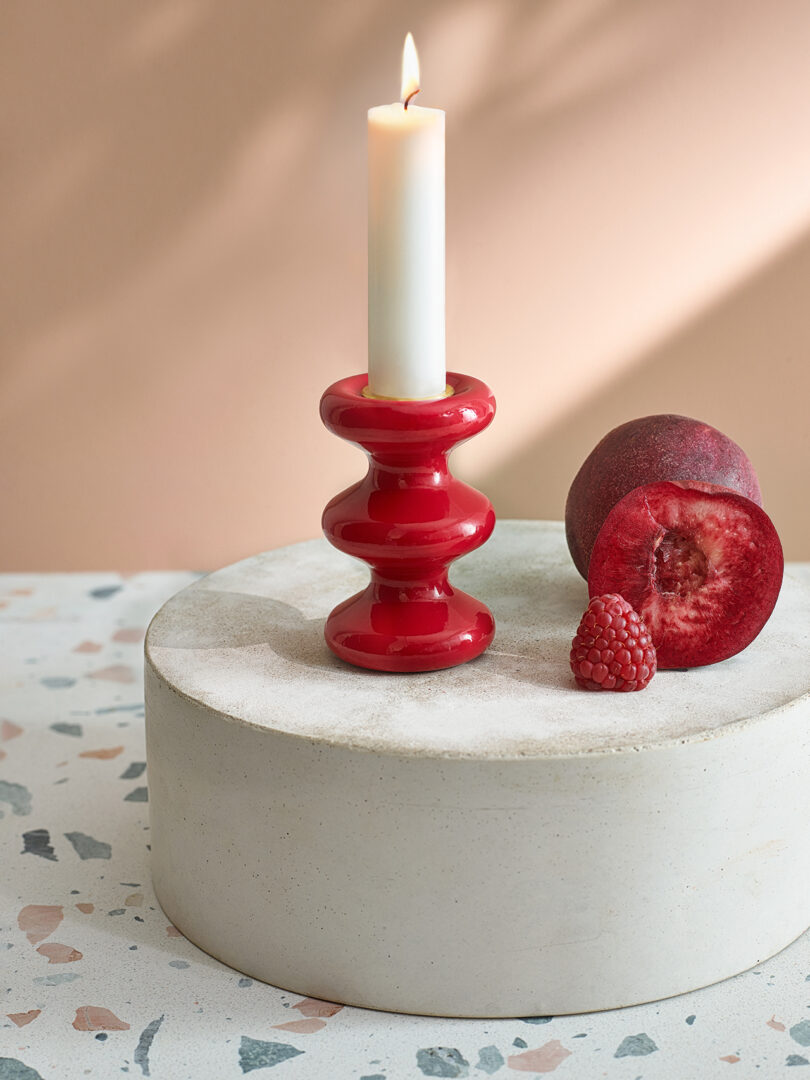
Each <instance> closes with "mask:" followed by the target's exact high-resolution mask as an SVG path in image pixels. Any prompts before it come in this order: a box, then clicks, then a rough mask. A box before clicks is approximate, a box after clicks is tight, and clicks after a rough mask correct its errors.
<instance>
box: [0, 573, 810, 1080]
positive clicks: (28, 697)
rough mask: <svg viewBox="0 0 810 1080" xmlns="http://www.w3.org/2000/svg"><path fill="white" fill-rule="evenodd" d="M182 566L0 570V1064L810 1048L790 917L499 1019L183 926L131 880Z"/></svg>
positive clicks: (409, 1071)
mask: <svg viewBox="0 0 810 1080" xmlns="http://www.w3.org/2000/svg"><path fill="white" fill-rule="evenodd" d="M790 571H791V573H793V574H797V575H801V576H802V577H803V578H804V579H805V580H808V579H810V566H796V565H793V566H792V567H791V568H790ZM198 576H199V575H195V574H191V573H145V574H137V575H134V576H130V577H122V576H120V575H116V574H110V573H105V574H57V575H45V574H37V575H2V576H0V624H2V627H3V631H4V633H3V638H2V654H0V812H2V814H3V815H4V816H3V818H2V820H1V821H0V852H1V855H2V864H0V865H2V867H3V873H2V876H1V877H0V895H1V896H2V909H1V910H0V958H2V966H0V973H2V976H3V977H2V978H0V990H1V992H2V994H3V998H4V1007H3V1009H2V1019H0V1080H36V1078H37V1077H41V1078H42V1080H73V1078H74V1077H76V1078H78V1077H85V1076H96V1077H102V1078H105V1077H113V1076H118V1075H120V1074H122V1073H124V1074H127V1073H128V1074H132V1075H134V1076H136V1077H137V1076H152V1077H156V1078H158V1080H183V1078H186V1077H188V1078H189V1080H190V1078H194V1080H204V1078H207V1077H211V1078H217V1080H219V1078H222V1080H227V1078H229V1077H240V1076H243V1075H244V1074H246V1073H248V1072H252V1071H254V1070H256V1071H258V1070H262V1069H272V1070H273V1072H272V1075H273V1076H274V1077H275V1076H278V1077H289V1078H291V1080H295V1078H313V1080H321V1078H323V1080H344V1078H346V1080H349V1078H351V1080H362V1078H365V1080H383V1078H385V1080H400V1078H402V1080H406V1078H411V1077H412V1078H414V1080H421V1078H422V1077H424V1076H438V1077H464V1076H469V1077H481V1078H483V1077H487V1076H497V1077H499V1078H500V1077H508V1076H514V1077H518V1076H524V1075H525V1076H538V1075H545V1074H548V1073H555V1074H556V1075H559V1076H560V1077H571V1078H582V1080H585V1078H591V1077H607V1078H613V1077H616V1078H627V1080H637V1078H644V1080H656V1078H661V1080H687V1078H688V1080H696V1078H702V1077H714V1076H724V1075H726V1072H727V1070H729V1069H730V1070H732V1071H731V1075H732V1076H738V1077H746V1078H748V1077H754V1076H765V1077H772V1076H779V1075H783V1073H784V1070H785V1069H786V1068H793V1067H799V1068H801V1067H803V1066H808V1065H810V934H805V935H804V936H803V937H801V938H800V939H799V940H798V941H796V942H795V943H794V944H793V945H792V946H790V947H789V948H787V949H786V950H784V951H783V952H782V953H780V954H779V955H777V956H775V957H774V958H773V959H771V960H769V961H767V962H766V963H764V964H762V965H760V966H759V967H757V968H755V969H753V970H751V971H748V972H746V973H744V974H742V975H739V976H737V977H736V978H734V979H730V980H727V981H726V982H723V983H719V984H717V985H715V986H712V987H709V988H707V989H704V990H699V991H695V992H694V993H691V994H686V995H682V996H680V997H676V998H671V999H668V1000H665V1001H659V1002H655V1003H653V1004H650V1005H642V1006H636V1007H633V1008H628V1009H621V1010H615V1011H612V1012H604V1013H594V1014H579V1015H572V1016H564V1017H546V1016H543V1017H528V1018H524V1019H515V1020H443V1019H435V1018H429V1017H418V1016H404V1015H395V1014H386V1013H377V1012H373V1011H370V1010H363V1009H356V1008H349V1007H340V1006H338V1005H335V1004H330V1003H328V1002H320V1001H314V1000H310V999H302V998H301V997H299V996H296V995H294V994H290V993H285V992H284V991H281V990H277V989H275V988H273V987H271V986H267V985H265V984H262V983H259V982H257V981H255V980H251V979H249V978H246V977H243V976H241V975H240V974H239V973H238V972H235V971H233V970H232V969H230V968H228V967H226V966H224V965H223V964H220V963H218V962H217V961H216V960H213V959H212V958H211V957H209V956H208V955H206V954H205V953H203V952H201V951H200V950H198V949H197V948H195V947H194V946H193V945H192V944H191V943H190V942H188V941H186V940H185V939H184V938H183V937H182V935H181V934H180V933H179V931H177V930H176V929H175V928H174V927H173V926H171V925H170V924H169V923H168V920H167V919H166V917H165V916H164V915H163V913H162V912H161V910H160V908H159V906H158V904H157V902H156V900H155V897H154V893H153V891H152V888H151V884H150V874H149V829H148V813H147V811H148V806H147V800H148V786H147V785H148V780H147V776H146V772H145V755H144V733H143V698H142V679H141V670H142V641H143V635H144V631H145V628H146V625H147V623H148V622H149V619H150V618H151V616H152V615H153V614H154V612H155V611H156V610H157V608H158V607H159V606H160V605H161V604H162V603H163V602H164V601H165V600H166V599H167V598H168V597H169V596H171V595H172V594H174V593H175V592H176V591H177V590H178V589H180V588H182V587H183V586H185V585H187V584H189V583H190V582H192V581H194V580H195V579H196V577H198ZM572 633H573V628H572ZM234 917H236V915H235V916H234ZM790 1075H792V1073H788V1076H790ZM799 1075H801V1073H800V1074H799ZM808 1075H810V1072H809V1073H808Z"/></svg>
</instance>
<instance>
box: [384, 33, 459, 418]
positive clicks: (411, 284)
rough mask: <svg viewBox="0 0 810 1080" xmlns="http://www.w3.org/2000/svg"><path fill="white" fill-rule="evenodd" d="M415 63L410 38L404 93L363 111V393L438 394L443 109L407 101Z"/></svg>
mask: <svg viewBox="0 0 810 1080" xmlns="http://www.w3.org/2000/svg"><path fill="white" fill-rule="evenodd" d="M418 92H419V61H418V59H417V56H416V48H415V46H414V43H413V38H412V37H411V35H410V34H408V36H407V37H406V39H405V48H404V50H403V53H402V96H401V100H400V101H399V102H396V103H395V104H393V105H379V106H377V107H376V108H374V109H369V112H368V392H369V393H370V394H371V395H372V396H375V397H387V398H400V399H402V398H413V399H427V398H436V397H441V396H442V395H443V394H444V392H445V357H444V112H443V111H442V110H441V109H425V108H420V107H419V106H418V105H414V104H413V103H412V99H413V97H414V95H415V94H417V93H418Z"/></svg>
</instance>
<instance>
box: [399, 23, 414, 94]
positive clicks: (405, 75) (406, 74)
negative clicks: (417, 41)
mask: <svg viewBox="0 0 810 1080" xmlns="http://www.w3.org/2000/svg"><path fill="white" fill-rule="evenodd" d="M418 93H419V57H418V56H417V55H416V46H415V45H414V43H413V34H411V33H409V34H408V35H407V36H406V38H405V45H404V47H403V49H402V94H401V95H400V99H399V100H400V101H401V102H402V104H403V105H404V106H405V108H406V109H407V108H408V104H409V103H410V100H411V98H412V97H413V96H414V95H415V94H418Z"/></svg>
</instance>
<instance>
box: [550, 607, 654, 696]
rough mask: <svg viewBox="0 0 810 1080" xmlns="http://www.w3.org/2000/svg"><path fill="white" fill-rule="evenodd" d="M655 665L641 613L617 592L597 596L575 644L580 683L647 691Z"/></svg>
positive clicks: (573, 651) (587, 686) (574, 663)
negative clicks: (645, 689) (645, 688)
mask: <svg viewBox="0 0 810 1080" xmlns="http://www.w3.org/2000/svg"><path fill="white" fill-rule="evenodd" d="M655 668H656V660H655V646H654V645H653V643H652V639H651V637H650V634H649V631H648V630H647V627H646V626H645V625H644V623H643V621H642V620H641V619H640V618H639V616H638V614H637V612H635V611H633V609H632V607H631V606H630V605H629V604H628V603H627V601H626V600H625V599H624V597H622V596H619V595H618V594H617V593H606V594H605V595H604V596H595V597H594V598H593V600H591V602H590V604H588V609H587V611H586V612H585V614H584V615H583V616H582V622H581V623H580V624H579V629H578V630H577V635H576V637H575V638H574V640H573V642H572V643H571V670H572V671H573V673H574V678H575V679H576V680H577V682H578V683H579V685H580V686H584V687H585V689H586V690H621V691H627V690H643V689H644V687H645V686H646V685H647V683H648V682H649V681H650V679H651V678H652V677H653V675H654V674H655Z"/></svg>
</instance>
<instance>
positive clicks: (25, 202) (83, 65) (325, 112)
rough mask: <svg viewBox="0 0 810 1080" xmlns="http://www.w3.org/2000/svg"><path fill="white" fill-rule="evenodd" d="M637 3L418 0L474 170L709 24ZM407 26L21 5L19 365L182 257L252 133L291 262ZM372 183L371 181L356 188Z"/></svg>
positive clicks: (384, 3)
mask: <svg viewBox="0 0 810 1080" xmlns="http://www.w3.org/2000/svg"><path fill="white" fill-rule="evenodd" d="M632 7H633V10H632V11H631V10H629V9H628V5H626V4H623V3H621V2H620V0H581V2H579V3H576V4H571V3H570V0H565V2H563V0H550V2H547V3H544V4H542V5H538V4H537V3H536V2H535V0H505V2H500V3H477V4H476V3H471V2H470V0H440V2H436V0H412V2H411V3H409V5H408V10H407V21H408V25H409V26H412V27H413V28H416V29H419V28H422V31H423V32H422V37H421V41H422V45H421V47H422V49H423V57H424V59H423V69H425V70H428V71H430V80H429V88H428V91H429V95H430V97H431V99H432V100H433V101H440V102H441V103H442V105H443V107H447V108H449V109H452V108H454V107H455V110H456V111H455V113H454V116H453V121H454V127H455V131H456V133H458V132H459V131H460V130H461V129H462V126H463V124H464V118H465V116H466V117H468V118H474V120H473V126H474V128H475V130H476V131H477V132H478V135H477V140H476V142H477V150H476V151H475V153H476V156H475V157H474V158H472V159H471V160H470V162H469V165H470V167H472V168H474V169H476V170H477V172H478V174H479V178H480V174H481V173H484V174H486V173H487V172H494V173H495V174H496V175H497V173H498V172H499V170H500V169H502V167H503V162H501V161H500V160H499V156H500V150H502V151H503V152H504V153H507V155H508V156H511V157H515V153H516V150H517V151H518V158H519V152H520V147H521V143H520V135H521V129H522V130H523V131H524V132H526V133H529V132H530V131H531V132H532V133H533V134H535V135H536V134H537V131H538V126H542V125H543V124H544V123H546V122H551V121H552V120H553V123H554V124H560V123H564V122H565V118H566V114H567V113H568V111H569V110H571V109H574V108H576V107H577V106H581V105H583V104H586V103H587V101H588V99H589V98H591V97H592V96H594V95H599V94H601V93H604V92H605V90H606V89H607V88H609V87H610V86H611V85H615V84H616V83H618V82H629V81H632V79H633V78H634V77H636V76H637V75H638V72H639V70H640V69H644V68H647V67H650V66H653V65H655V64H656V62H657V61H658V59H659V57H660V53H661V50H665V51H667V52H669V51H672V49H674V48H676V47H678V45H679V43H680V42H681V41H682V39H683V35H684V33H685V32H686V30H687V28H688V27H689V26H690V25H691V26H692V29H695V28H696V25H695V24H696V23H697V22H698V21H699V20H698V16H697V11H696V10H695V9H694V8H691V7H688V8H687V7H684V8H683V9H681V10H680V11H679V10H678V8H677V6H675V5H669V7H667V8H662V9H660V10H659V11H658V12H657V13H656V12H654V11H652V10H651V9H648V10H647V11H646V12H645V11H644V10H643V9H641V8H639V7H638V6H637V5H633V6H632ZM402 25H403V12H402V9H401V5H399V4H394V3H392V2H390V0H343V2H342V3H324V2H323V0H296V3H294V4H293V3H268V2H267V0H241V2H240V4H239V5H238V7H234V6H232V5H228V4H217V3H210V2H203V0H173V2H169V3H167V2H166V0H149V2H145V3H140V4H137V5H126V4H120V3H119V4H110V3H108V2H107V0H86V2H85V3H83V4H82V5H81V7H80V8H78V9H76V8H72V9H68V8H66V7H59V6H56V7H53V6H49V7H48V8H47V10H46V9H45V8H42V9H40V10H39V11H37V9H36V8H32V7H30V6H21V7H19V8H18V9H16V16H15V14H14V13H12V15H11V16H9V17H7V19H6V27H5V31H6V34H7V40H8V41H9V43H10V44H11V47H10V48H9V49H8V52H7V59H6V63H5V71H4V76H3V78H4V82H5V83H6V85H7V86H8V87H10V88H11V89H16V90H17V91H19V88H20V87H22V86H24V87H25V91H26V93H25V95H24V97H23V106H22V112H21V114H20V119H19V123H18V124H17V130H16V131H15V132H14V139H13V155H12V156H11V163H12V166H13V171H14V174H16V175H12V185H13V194H14V197H13V198H12V199H10V200H6V202H5V204H4V205H5V207H6V213H5V215H4V217H5V221H4V223H3V224H4V235H5V237H6V239H5V242H4V251H5V259H6V261H7V265H8V266H13V268H14V294H15V301H16V302H15V303H14V304H13V305H12V307H11V310H10V311H9V313H8V318H7V319H6V320H5V322H4V330H3V333H4V336H5V340H6V344H7V346H9V347H10V348H7V349H6V350H5V355H6V356H7V357H8V356H9V355H11V354H12V353H13V351H14V348H15V347H19V346H20V345H24V343H25V342H26V340H27V339H28V338H29V337H30V336H37V335H39V334H41V333H42V332H43V330H44V329H47V327H48V326H49V325H50V324H51V323H52V322H59V321H60V320H62V319H64V318H65V317H66V316H67V315H68V314H69V312H70V310H71V308H73V307H78V308H81V307H84V306H85V305H87V304H92V305H100V304H103V303H104V300H105V297H109V296H110V295H113V294H114V293H115V292H116V291H117V290H118V289H119V288H120V287H121V286H122V284H125V283H126V281H127V279H129V278H131V277H133V276H137V274H138V273H139V272H140V270H141V268H142V266H144V265H146V266H147V267H148V265H149V264H150V263H151V262H152V261H153V260H155V259H160V257H161V256H162V255H165V254H166V252H167V251H169V252H170V251H171V248H172V245H173V244H174V243H176V242H180V241H182V240H183V238H184V235H185V234H186V231H187V230H188V229H189V227H190V225H191V224H192V223H193V221H194V220H195V218H196V216H197V214H198V213H199V211H200V210H201V209H203V210H204V209H205V207H206V205H207V204H208V203H209V202H210V201H212V200H214V199H215V198H216V196H217V193H218V192H219V191H220V189H221V188H222V187H223V186H227V184H228V182H229V180H230V179H231V178H232V175H233V172H234V169H238V167H239V161H240V158H241V157H242V155H243V154H245V153H246V152H247V151H248V150H249V149H250V147H252V146H254V145H255V142H256V140H257V139H259V140H261V141H262V142H263V143H264V144H265V145H266V147H267V153H268V154H270V155H272V157H273V162H272V166H273V168H272V173H273V176H272V180H273V183H272V188H270V189H268V188H267V187H264V188H263V189H262V190H261V191H259V192H254V196H256V197H258V198H260V199H261V208H262V211H261V212H262V213H263V214H264V215H265V216H266V218H267V220H268V222H271V223H272V229H270V230H269V231H268V234H267V235H268V239H271V240H273V241H274V242H275V243H276V245H277V248H276V253H277V255H278V256H281V255H283V254H284V253H285V251H286V248H287V244H288V243H289V244H290V245H294V238H295V236H296V234H297V235H298V236H299V237H300V235H301V232H300V230H301V225H302V222H301V221H300V219H299V220H292V221H291V220H290V216H289V213H288V211H289V207H290V205H293V206H295V205H296V199H295V193H296V190H297V189H298V188H299V186H300V185H301V183H302V182H303V183H308V182H309V180H310V178H311V177H312V176H314V175H318V174H321V175H322V174H323V170H324V166H325V164H326V163H328V162H332V164H333V165H334V166H335V167H336V168H339V167H340V164H342V159H343V156H344V153H345V150H343V148H342V147H341V140H343V139H345V140H346V142H345V143H344V147H345V145H346V144H352V143H354V144H356V147H355V149H356V153H354V155H353V157H354V158H355V159H356V160H357V161H358V162H360V163H362V161H363V159H362V155H363V154H364V152H365V147H364V144H363V138H362V134H360V136H359V137H358V133H359V132H361V131H362V129H361V127H360V125H359V124H358V123H357V117H358V116H360V117H362V115H363V112H364V110H365V108H367V107H368V106H369V105H370V104H373V103H375V102H377V101H379V100H381V87H382V88H385V87H389V88H390V96H391V98H392V99H393V98H394V97H395V96H396V92H397V90H396V88H397V87H398V70H397V68H396V64H397V63H398V57H399V53H400V50H401V44H402ZM417 36H419V35H417ZM15 57H16V58H17V63H18V65H19V68H18V69H17V68H15ZM428 61H430V62H428ZM32 68H33V70H34V77H33V78H32V77H31V70H32ZM482 73H485V74H484V75H483V77H482ZM338 90H339V95H338ZM382 97H383V98H384V97H385V94H383V95H382ZM6 100H10V95H8V94H7V95H6ZM487 132H489V134H487ZM493 137H494V138H497V139H500V140H501V142H502V146H501V148H500V150H499V147H498V146H497V144H496V145H494V146H493V143H492V138H493ZM516 139H517V140H518V141H516ZM473 149H474V148H473ZM524 150H525V148H524ZM342 151H343V152H342ZM465 167H466V166H465ZM325 179H326V186H328V177H326V178H325ZM15 180H16V184H15ZM364 180H365V177H364V172H363V171H361V170H357V171H356V185H355V186H357V187H362V186H363V185H364ZM240 194H241V195H242V196H244V195H246V194H248V192H247V191H246V190H243V191H242V192H241V193H240V192H239V191H236V192H235V193H234V195H235V196H236V197H238V196H239V195H240ZM244 209H245V211H246V212H247V211H248V210H249V208H248V207H245V208H244ZM299 209H300V207H299ZM357 239H358V242H360V241H362V240H363V237H362V234H361V232H360V231H358V237H357ZM246 253H247V252H246V250H244V249H243V251H242V257H243V259H244V256H245V254H246ZM309 254H310V255H311V254H312V253H311V252H310V253H309ZM244 269H245V268H244V267H242V268H240V267H239V266H231V267H230V268H226V267H223V270H225V271H226V273H230V274H235V275H237V276H238V275H239V274H240V272H244ZM248 269H249V268H248Z"/></svg>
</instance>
